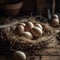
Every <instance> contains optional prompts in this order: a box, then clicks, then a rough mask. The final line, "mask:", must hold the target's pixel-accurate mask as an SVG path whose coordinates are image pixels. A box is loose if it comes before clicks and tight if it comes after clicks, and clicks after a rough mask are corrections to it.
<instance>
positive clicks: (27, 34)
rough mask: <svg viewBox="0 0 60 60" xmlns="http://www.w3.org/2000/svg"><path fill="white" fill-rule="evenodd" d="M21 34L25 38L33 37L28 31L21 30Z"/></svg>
mask: <svg viewBox="0 0 60 60" xmlns="http://www.w3.org/2000/svg"><path fill="white" fill-rule="evenodd" d="M21 36H23V37H25V38H29V39H32V38H33V36H32V34H31V33H30V32H23V33H22V34H21Z"/></svg>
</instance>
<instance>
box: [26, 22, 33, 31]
mask: <svg viewBox="0 0 60 60" xmlns="http://www.w3.org/2000/svg"><path fill="white" fill-rule="evenodd" d="M33 27H34V24H33V23H32V22H26V26H25V29H26V31H30V29H32V28H33Z"/></svg>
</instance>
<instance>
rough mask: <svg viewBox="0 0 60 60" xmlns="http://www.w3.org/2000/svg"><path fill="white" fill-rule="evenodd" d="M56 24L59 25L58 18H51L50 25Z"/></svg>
mask: <svg viewBox="0 0 60 60" xmlns="http://www.w3.org/2000/svg"><path fill="white" fill-rule="evenodd" d="M58 25H59V19H58V18H55V19H52V26H58Z"/></svg>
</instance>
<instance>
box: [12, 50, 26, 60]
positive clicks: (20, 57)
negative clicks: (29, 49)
mask: <svg viewBox="0 0 60 60" xmlns="http://www.w3.org/2000/svg"><path fill="white" fill-rule="evenodd" d="M13 58H14V60H26V54H25V53H24V52H22V51H15V52H14V55H13Z"/></svg>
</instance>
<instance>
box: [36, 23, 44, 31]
mask: <svg viewBox="0 0 60 60" xmlns="http://www.w3.org/2000/svg"><path fill="white" fill-rule="evenodd" d="M35 26H36V27H39V28H40V29H42V30H43V27H42V25H41V24H39V23H37V24H35Z"/></svg>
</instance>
